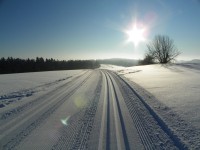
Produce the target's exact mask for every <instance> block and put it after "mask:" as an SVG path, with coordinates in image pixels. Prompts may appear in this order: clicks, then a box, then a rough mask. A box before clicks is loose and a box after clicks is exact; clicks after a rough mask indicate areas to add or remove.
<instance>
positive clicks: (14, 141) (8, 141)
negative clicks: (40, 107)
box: [0, 73, 92, 149]
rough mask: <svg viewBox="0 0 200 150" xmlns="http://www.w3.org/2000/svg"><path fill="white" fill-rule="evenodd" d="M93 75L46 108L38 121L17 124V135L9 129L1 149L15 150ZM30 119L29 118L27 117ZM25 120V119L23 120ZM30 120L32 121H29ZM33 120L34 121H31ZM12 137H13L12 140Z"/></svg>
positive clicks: (0, 138)
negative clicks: (14, 149)
mask: <svg viewBox="0 0 200 150" xmlns="http://www.w3.org/2000/svg"><path fill="white" fill-rule="evenodd" d="M91 75H92V73H90V74H89V75H87V76H86V77H85V78H84V79H83V81H81V83H80V84H78V85H77V86H75V87H74V88H73V89H72V90H71V91H70V92H69V93H67V95H64V97H60V99H59V100H58V101H55V102H54V103H51V104H50V106H48V108H47V106H46V107H45V108H44V111H43V112H42V113H41V114H40V113H39V114H36V115H38V116H37V118H36V119H33V120H32V118H34V117H35V116H33V117H32V116H31V118H27V119H28V120H25V122H24V124H20V122H19V124H17V125H18V126H19V128H17V129H15V126H16V125H14V126H13V128H12V129H13V130H14V131H15V134H14V135H13V132H12V129H9V130H10V131H7V132H8V133H6V135H5V136H4V137H2V136H1V137H0V146H1V147H0V149H13V148H14V147H15V146H17V145H18V144H19V143H20V142H21V141H22V140H23V139H24V138H26V136H27V135H29V134H30V133H31V131H33V130H34V129H35V128H37V126H39V125H40V124H41V123H42V122H43V121H44V120H46V119H47V118H48V117H49V116H50V115H51V114H52V113H53V112H54V111H55V110H56V109H57V108H59V106H60V105H62V104H63V103H64V102H65V101H66V100H67V99H68V98H69V97H70V96H72V95H73V94H74V93H75V92H76V91H77V90H78V89H79V88H80V87H81V86H82V85H83V84H84V83H85V82H86V81H87V80H88V79H89V78H90V76H91ZM27 117H29V116H27ZM23 119H24V118H23ZM29 119H30V120H29ZM31 120H32V121H31ZM10 136H12V137H11V138H10Z"/></svg>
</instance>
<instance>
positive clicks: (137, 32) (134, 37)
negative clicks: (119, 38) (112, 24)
mask: <svg viewBox="0 0 200 150" xmlns="http://www.w3.org/2000/svg"><path fill="white" fill-rule="evenodd" d="M144 32H145V28H138V27H137V25H136V24H135V25H134V26H133V27H132V28H131V29H129V30H126V31H125V33H126V34H127V36H128V39H127V42H133V43H134V45H135V46H137V45H138V44H139V43H140V42H143V41H145V36H144Z"/></svg>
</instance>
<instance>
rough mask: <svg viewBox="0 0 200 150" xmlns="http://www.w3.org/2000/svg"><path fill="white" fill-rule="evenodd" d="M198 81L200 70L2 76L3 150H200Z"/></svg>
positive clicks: (105, 70)
mask: <svg viewBox="0 0 200 150" xmlns="http://www.w3.org/2000/svg"><path fill="white" fill-rule="evenodd" d="M199 81H200V68H199V65H197V64H184V65H182V64H177V65H168V66H166V65H164V66H161V65H149V66H135V67H127V68H126V67H117V66H113V65H102V66H101V68H100V69H95V70H74V71H52V72H38V73H22V74H10V75H0V106H1V107H0V133H1V134H0V149H20V150H21V149H24V150H26V149H38V150H40V149H59V150H60V149H63V150H65V149H99V150H101V149H200V120H199V118H200V109H199V106H200V82H199ZM44 143H45V144H44Z"/></svg>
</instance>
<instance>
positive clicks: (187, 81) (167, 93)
mask: <svg viewBox="0 0 200 150" xmlns="http://www.w3.org/2000/svg"><path fill="white" fill-rule="evenodd" d="M189 66H191V67H189ZM196 66H198V65H196ZM195 68H196V67H195V65H192V64H190V65H187V67H185V66H183V65H167V66H166V65H164V66H163V65H148V66H135V67H129V68H124V69H121V70H119V69H117V68H116V71H117V72H118V74H120V75H123V76H125V77H126V78H128V79H129V80H131V81H133V82H135V83H137V84H139V85H140V86H142V87H143V88H144V89H146V90H147V91H148V92H150V93H151V94H153V95H154V96H155V97H156V98H157V99H158V100H159V101H161V102H162V103H163V104H165V105H166V106H168V107H169V108H171V109H172V110H173V111H174V112H176V113H177V114H178V115H179V116H181V117H182V118H183V119H184V120H186V121H188V122H189V123H191V124H192V125H193V126H195V127H196V128H198V129H200V109H199V107H200V70H199V69H198V67H197V68H196V69H195Z"/></svg>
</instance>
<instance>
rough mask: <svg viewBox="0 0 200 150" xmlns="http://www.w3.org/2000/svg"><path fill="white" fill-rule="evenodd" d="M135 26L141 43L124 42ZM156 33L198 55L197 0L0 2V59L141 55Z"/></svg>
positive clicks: (189, 54) (199, 5)
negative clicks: (142, 32) (140, 36)
mask: <svg viewBox="0 0 200 150" xmlns="http://www.w3.org/2000/svg"><path fill="white" fill-rule="evenodd" d="M135 24H137V26H138V28H143V29H145V31H144V38H145V40H144V41H141V42H139V43H138V45H137V46H135V45H134V44H133V43H131V42H127V39H128V37H127V34H126V33H125V31H126V30H128V29H130V28H131V27H132V26H133V25H135ZM157 34H164V35H168V36H169V37H171V38H172V39H174V41H175V44H176V46H177V48H178V49H179V50H180V51H181V53H182V54H181V55H180V57H179V59H195V58H198V59H200V1H199V0H0V57H8V56H12V57H20V58H28V57H29V58H35V57H37V56H41V57H44V58H55V59H99V58H114V57H115V58H134V59H139V58H140V59H141V58H143V55H144V53H145V51H146V44H147V43H148V42H149V41H150V40H152V39H153V37H154V36H155V35H157Z"/></svg>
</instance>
